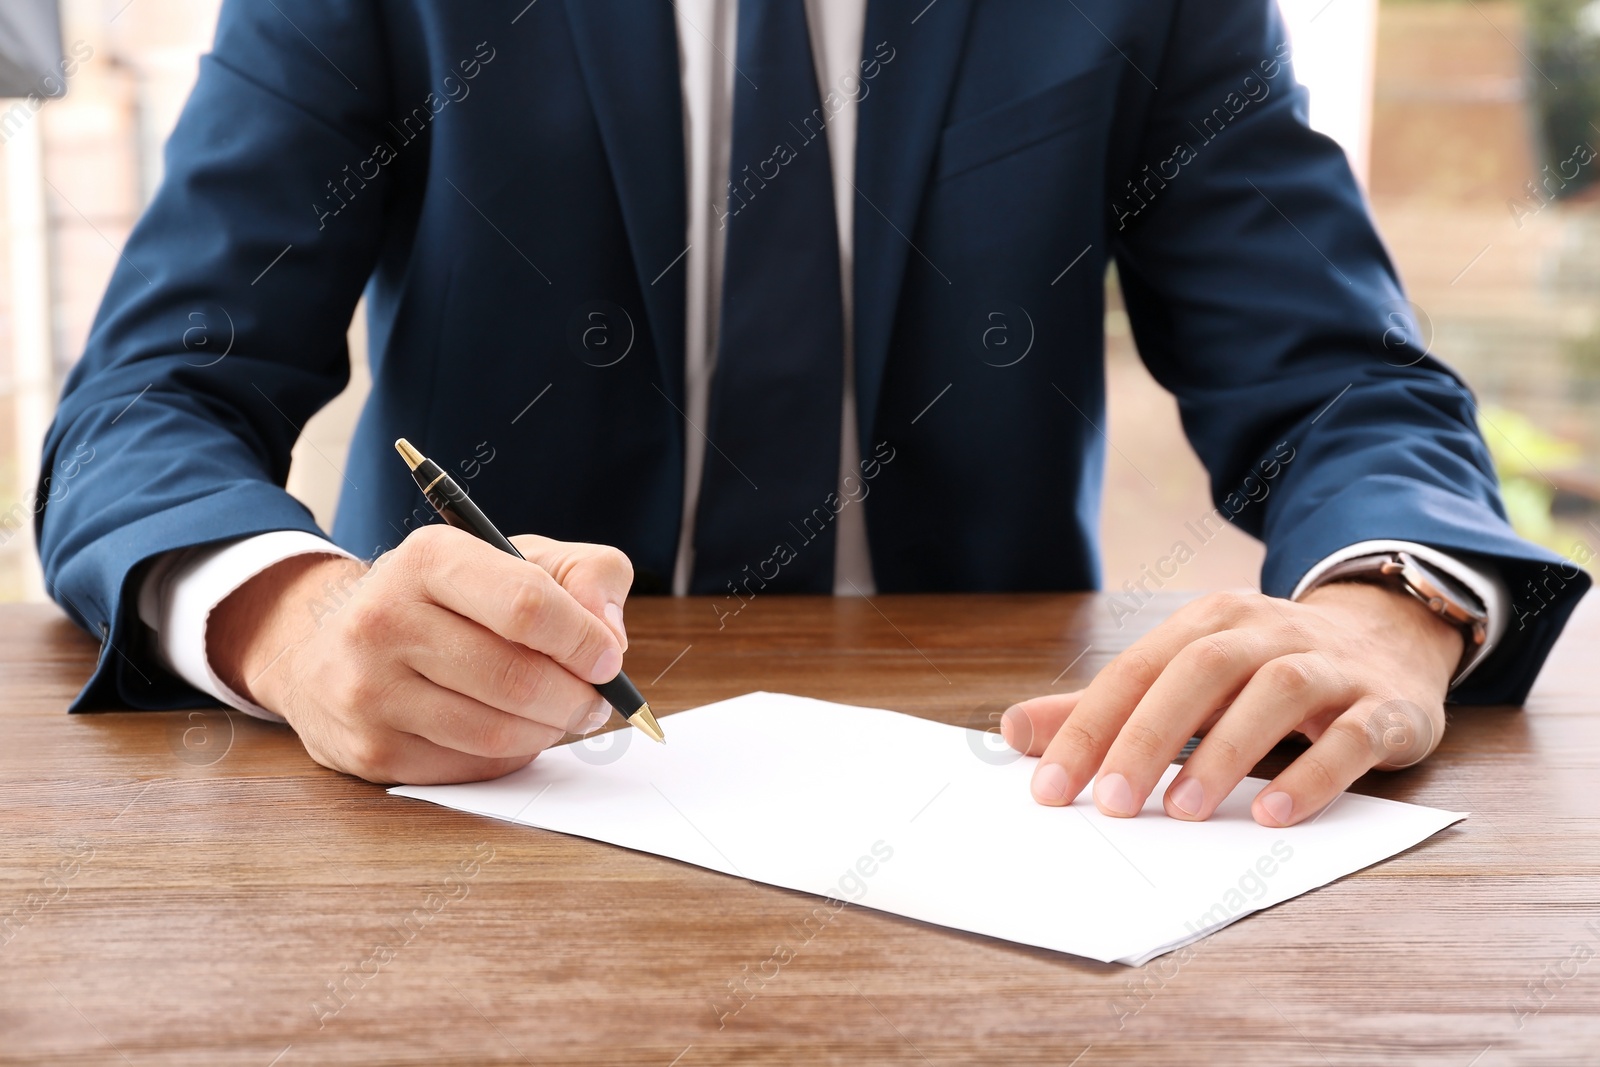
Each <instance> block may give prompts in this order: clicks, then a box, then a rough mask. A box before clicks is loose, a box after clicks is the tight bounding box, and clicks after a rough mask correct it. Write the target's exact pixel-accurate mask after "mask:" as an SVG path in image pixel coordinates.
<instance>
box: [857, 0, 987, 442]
mask: <svg viewBox="0 0 1600 1067" xmlns="http://www.w3.org/2000/svg"><path fill="white" fill-rule="evenodd" d="M970 10H971V0H934V2H933V3H929V2H928V0H869V2H868V5H867V27H866V36H865V38H864V39H863V43H862V47H861V51H862V58H864V59H865V58H869V57H871V56H873V55H874V51H875V49H877V48H878V47H879V44H880V43H886V44H887V46H888V47H889V48H893V49H894V53H893V59H892V60H891V62H890V63H889V64H887V65H886V66H884V67H883V69H882V70H881V71H880V72H879V75H878V77H877V79H876V80H874V81H873V83H872V91H871V92H870V93H868V94H867V96H866V97H865V98H863V99H862V101H861V114H860V126H859V134H858V137H857V144H856V190H857V195H856V206H855V225H854V229H855V281H854V285H853V289H854V290H855V378H856V397H857V405H858V406H857V412H858V414H857V420H858V423H859V428H860V433H861V447H862V451H863V452H866V451H869V450H870V447H871V444H870V442H871V438H872V434H873V425H874V420H875V416H876V413H877V408H878V397H879V393H880V390H881V387H882V384H883V372H884V364H885V363H886V362H887V360H888V356H889V335H890V332H891V330H892V329H893V327H894V318H895V308H896V306H897V304H898V303H899V299H900V286H901V282H902V280H903V279H904V276H905V267H906V257H907V256H910V255H917V254H918V253H916V252H915V251H913V249H912V247H911V240H912V233H913V231H914V229H915V226H916V221H917V212H918V210H919V209H920V208H921V206H922V196H923V192H924V190H925V189H926V187H927V183H928V174H929V170H930V168H931V167H932V165H933V155H934V151H935V149H936V148H937V147H938V143H939V131H940V129H941V128H942V126H943V119H944V113H945V106H946V104H947V102H948V100H949V97H950V88H951V86H952V84H954V81H955V71H956V65H957V63H959V62H960V59H961V47H962V43H963V41H964V39H965V36H966V26H967V16H968V13H969V12H970Z"/></svg>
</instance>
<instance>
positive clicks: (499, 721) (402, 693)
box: [206, 525, 633, 785]
mask: <svg viewBox="0 0 1600 1067" xmlns="http://www.w3.org/2000/svg"><path fill="white" fill-rule="evenodd" d="M512 541H513V543H515V544H516V546H517V549H518V550H519V551H520V552H522V554H523V555H524V556H526V557H527V560H526V561H524V560H520V559H517V558H515V557H514V556H510V555H507V554H505V553H503V552H500V551H499V550H497V549H495V548H492V547H491V546H489V545H487V544H485V543H484V542H482V541H480V540H478V539H477V538H475V537H473V536H471V535H470V534H466V533H463V532H462V531H460V530H456V529H452V528H451V527H448V526H443V525H430V526H424V527H422V528H421V529H419V530H416V531H415V532H413V533H412V534H411V536H409V537H407V538H406V540H405V541H404V543H402V544H401V545H400V547H398V548H396V549H395V550H394V551H392V552H388V553H386V554H384V555H383V556H380V557H379V558H378V560H377V561H376V562H374V563H373V564H372V565H371V566H370V567H368V566H367V565H365V564H362V563H358V562H355V561H352V560H347V559H343V558H338V557H329V556H299V557H295V558H293V559H288V560H285V561H284V562H282V563H280V564H278V565H277V566H275V567H271V568H268V569H267V570H265V571H263V572H262V573H261V574H259V575H257V576H256V577H255V578H253V579H251V580H250V581H249V582H247V583H245V584H244V585H243V586H241V587H240V588H239V589H237V590H235V591H234V593H233V594H232V595H231V596H229V597H228V598H227V599H226V600H224V601H223V602H222V603H221V604H219V605H217V607H216V609H215V610H214V611H212V613H211V618H210V621H209V622H208V624H207V627H206V646H207V654H208V655H209V656H210V658H211V663H212V666H213V668H214V669H215V670H216V671H217V674H218V675H219V676H220V677H221V678H222V680H223V681H224V682H226V683H227V684H228V685H229V686H230V687H232V688H233V690H234V691H235V692H237V693H239V694H241V695H242V696H246V697H248V698H249V699H251V700H253V701H255V702H256V703H257V704H260V705H261V706H262V707H264V708H267V709H269V710H271V711H275V712H277V713H278V714H280V715H282V716H283V717H284V718H285V719H287V720H289V724H290V725H291V726H293V727H294V729H295V732H296V733H298V734H299V735H300V739H301V741H302V742H304V744H305V746H306V751H307V752H309V753H310V754H311V757H312V758H313V759H315V760H316V761H317V762H318V763H320V764H322V765H323V766H325V767H331V768H332V769H334V770H337V771H345V772H347V773H349V774H355V775H359V776H361V777H362V778H366V779H368V780H369V781H373V782H383V783H390V782H406V783H410V784H419V785H421V784H432V783H438V782H463V781H478V780H482V779H488V778H497V777H499V776H500V775H503V774H507V773H509V772H511V771H513V770H516V769H517V768H519V767H522V766H525V765H526V764H527V763H528V762H529V761H530V760H532V759H533V758H534V757H535V756H537V755H538V754H539V753H540V752H542V751H543V750H544V749H546V748H548V747H550V746H551V745H552V744H554V743H555V742H557V741H559V740H561V738H562V737H563V736H564V735H565V734H567V733H568V732H573V733H578V732H582V733H587V732H589V731H590V730H593V729H595V728H597V727H599V726H600V725H602V724H603V723H604V722H605V721H606V719H607V718H608V717H609V716H610V709H609V708H608V707H607V705H606V703H605V701H604V700H602V699H601V698H600V695H599V694H598V693H596V692H595V690H594V687H593V685H592V684H591V683H594V682H606V681H610V680H611V679H612V678H614V677H616V675H617V672H618V671H619V670H621V669H622V653H623V652H624V651H625V650H626V649H627V646H628V637H627V633H626V631H625V630H624V629H623V625H622V603H623V601H624V600H625V599H626V598H627V595H628V589H629V587H630V586H631V585H632V583H633V566H632V565H631V564H630V563H629V562H628V558H627V557H626V556H625V555H623V554H622V553H621V552H619V551H618V550H616V549H614V548H607V547H605V546H602V545H588V544H572V543H566V542H561V541H552V540H550V539H549V538H546V537H514V538H512Z"/></svg>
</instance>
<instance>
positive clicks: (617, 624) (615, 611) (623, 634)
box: [606, 604, 628, 645]
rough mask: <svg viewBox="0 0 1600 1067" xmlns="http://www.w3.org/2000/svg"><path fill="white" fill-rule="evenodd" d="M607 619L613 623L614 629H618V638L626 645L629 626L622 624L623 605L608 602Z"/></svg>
mask: <svg viewBox="0 0 1600 1067" xmlns="http://www.w3.org/2000/svg"><path fill="white" fill-rule="evenodd" d="M606 621H607V622H609V623H610V624H611V628H612V629H613V630H615V631H617V639H618V640H619V641H621V642H622V643H623V644H624V645H626V644H627V643H628V628H627V627H626V626H624V625H622V605H620V604H607V605H606Z"/></svg>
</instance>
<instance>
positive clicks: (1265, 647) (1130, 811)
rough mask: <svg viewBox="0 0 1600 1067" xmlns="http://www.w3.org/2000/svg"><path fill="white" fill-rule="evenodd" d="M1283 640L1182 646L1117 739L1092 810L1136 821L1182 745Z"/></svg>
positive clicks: (1279, 636) (1220, 637)
mask: <svg viewBox="0 0 1600 1067" xmlns="http://www.w3.org/2000/svg"><path fill="white" fill-rule="evenodd" d="M1287 637H1288V635H1287V634H1284V633H1282V632H1268V633H1262V632H1257V631H1250V630H1223V631H1221V632H1220V633H1212V634H1207V635H1206V636H1204V637H1202V638H1200V639H1199V640H1197V641H1193V642H1190V643H1189V644H1188V645H1186V646H1184V648H1183V649H1182V650H1181V651H1180V652H1179V653H1178V654H1177V655H1176V656H1174V657H1173V658H1172V662H1171V663H1169V664H1168V665H1167V669H1166V670H1164V671H1162V672H1161V677H1160V678H1158V679H1156V681H1155V683H1154V684H1153V685H1151V686H1150V688H1149V689H1148V690H1147V691H1146V692H1145V694H1144V696H1143V697H1141V698H1140V700H1139V703H1138V705H1137V706H1136V707H1135V708H1134V709H1133V714H1131V715H1130V716H1128V720H1127V722H1125V723H1123V725H1122V728H1121V729H1120V730H1119V731H1118V732H1117V738H1116V740H1115V741H1113V742H1112V743H1111V747H1110V749H1109V750H1108V751H1107V752H1106V756H1105V760H1104V761H1103V762H1102V763H1101V765H1100V773H1099V777H1098V778H1097V779H1096V780H1095V784H1094V800H1095V804H1096V806H1098V807H1099V809H1100V810H1101V811H1102V812H1104V813H1105V814H1107V815H1116V816H1121V817H1125V818H1126V817H1132V816H1134V815H1137V814H1138V813H1139V810H1140V809H1141V808H1143V807H1144V802H1145V800H1146V798H1148V797H1149V796H1150V791H1151V790H1152V789H1154V788H1155V787H1156V783H1157V782H1159V781H1160V780H1161V776H1162V775H1163V774H1165V773H1166V771H1167V767H1168V766H1169V765H1171V763H1172V760H1173V758H1174V757H1176V756H1177V754H1178V753H1179V751H1181V750H1182V749H1183V746H1184V744H1185V743H1186V742H1187V741H1188V740H1189V738H1191V737H1193V736H1194V734H1195V731H1196V730H1198V729H1199V728H1200V726H1201V724H1202V723H1204V722H1205V721H1206V719H1208V718H1210V717H1211V715H1212V713H1213V712H1215V711H1216V709H1217V708H1219V707H1222V706H1224V705H1226V704H1228V703H1230V702H1231V701H1232V700H1233V698H1234V697H1235V696H1236V695H1237V694H1238V693H1239V692H1240V691H1241V690H1242V689H1244V688H1245V686H1246V685H1247V683H1248V682H1249V681H1250V678H1251V676H1252V675H1254V674H1255V673H1256V671H1257V670H1258V669H1259V668H1260V667H1261V666H1262V665H1263V664H1265V663H1267V661H1268V660H1270V659H1272V657H1274V656H1275V655H1278V654H1279V653H1280V651H1282V646H1283V642H1284V639H1285V638H1287ZM1192 790H1193V787H1192V786H1191V787H1187V788H1186V790H1185V793H1186V794H1187V793H1188V792H1192ZM1184 799H1188V798H1187V796H1186V797H1185V798H1184Z"/></svg>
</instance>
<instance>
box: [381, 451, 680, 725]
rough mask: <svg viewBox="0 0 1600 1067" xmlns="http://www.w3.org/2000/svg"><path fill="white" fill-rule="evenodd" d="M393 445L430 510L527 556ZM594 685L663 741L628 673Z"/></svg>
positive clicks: (441, 476) (423, 461) (436, 470)
mask: <svg viewBox="0 0 1600 1067" xmlns="http://www.w3.org/2000/svg"><path fill="white" fill-rule="evenodd" d="M394 447H395V451H397V452H399V453H400V458H401V459H403V460H405V461H406V466H408V467H410V468H411V477H412V478H413V479H414V480H415V481H416V483H417V488H418V489H421V490H422V495H423V496H425V497H427V498H428V503H430V504H432V505H433V510H435V511H437V512H438V513H439V517H440V518H442V519H444V521H445V522H448V523H449V524H450V525H451V526H454V527H455V528H456V529H458V530H465V531H467V533H469V534H472V535H473V536H474V537H476V538H478V539H479V540H481V541H487V542H489V544H491V545H493V546H494V547H496V548H498V549H499V550H500V551H502V552H509V553H511V554H512V555H513V556H516V557H517V558H518V559H525V558H527V557H525V556H523V554H522V553H521V552H518V551H517V546H515V545H513V544H512V543H511V542H510V541H508V540H506V537H505V535H504V534H502V533H501V532H500V531H499V530H497V529H495V528H494V523H492V522H490V521H489V518H488V516H486V515H485V514H484V513H483V512H482V511H481V510H479V508H478V505H476V504H474V503H473V502H472V498H471V497H469V496H467V492H466V490H465V489H462V488H461V486H460V485H458V484H456V480H455V479H454V478H452V477H450V475H449V474H447V473H445V470H444V468H443V467H441V466H439V465H438V464H437V463H435V462H434V461H433V460H431V459H428V458H427V457H425V456H424V455H423V454H422V453H421V452H418V451H417V450H416V449H415V448H413V447H412V446H411V442H410V441H407V440H406V439H405V438H404V437H402V438H400V439H399V440H398V441H396V442H395V443H394ZM595 689H596V690H597V691H598V692H599V693H600V695H601V696H603V697H605V698H606V702H607V703H608V704H610V705H611V706H612V707H614V708H616V709H617V711H618V712H620V713H621V715H622V717H623V718H624V719H627V720H628V721H629V722H631V723H632V724H633V725H635V726H637V727H638V728H639V729H640V730H641V731H642V732H643V733H645V734H646V735H648V736H649V737H650V738H652V739H653V740H656V741H659V742H661V743H662V744H665V743H666V740H667V739H666V737H665V735H663V734H662V732H661V726H660V724H659V723H657V722H656V717H655V716H654V715H653V714H651V712H650V705H649V704H647V703H645V699H644V697H643V696H641V695H640V693H639V689H638V687H637V686H635V685H634V684H633V682H632V681H630V680H629V679H628V676H627V674H625V673H623V672H621V671H618V672H617V676H616V677H615V678H613V679H611V681H609V682H599V683H596V684H595Z"/></svg>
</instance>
